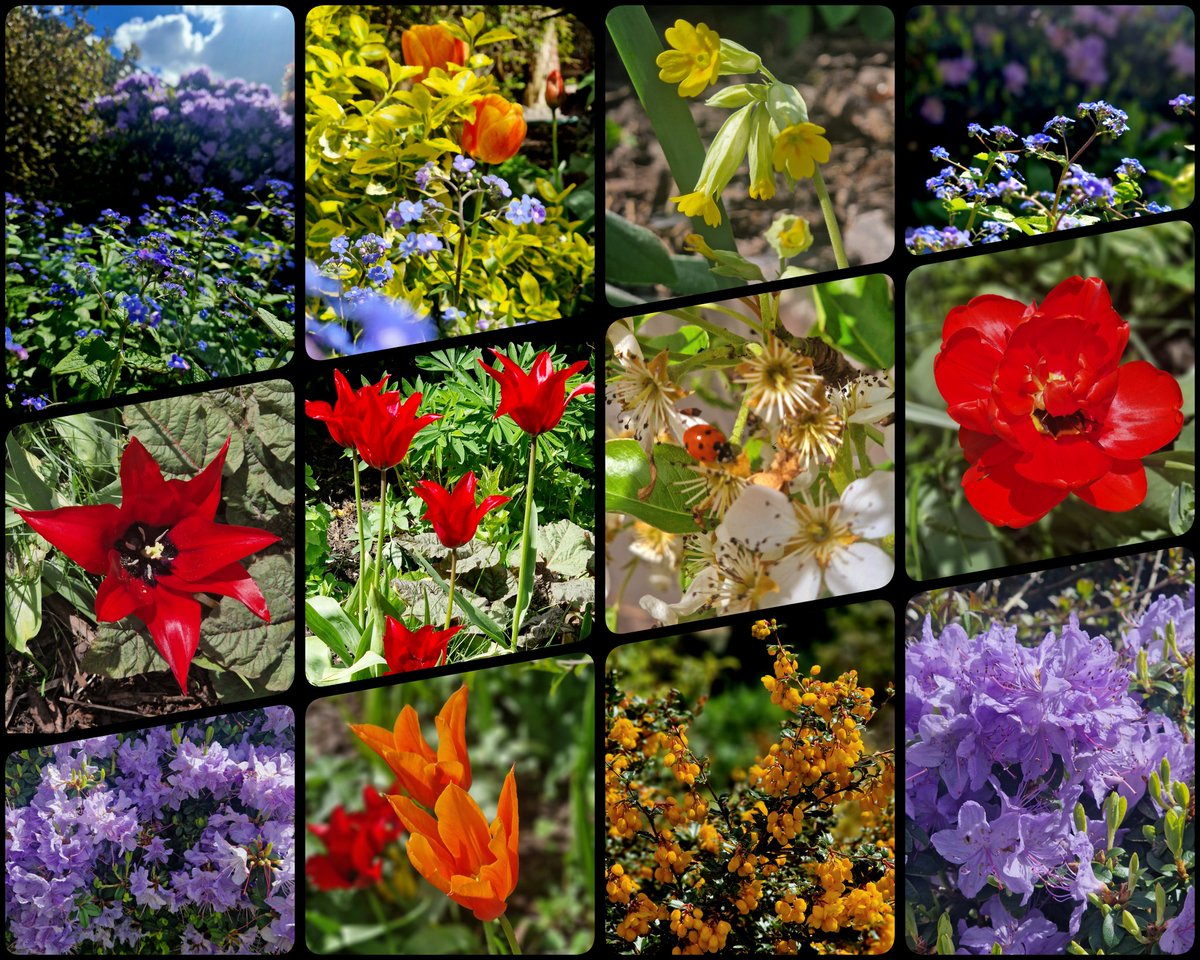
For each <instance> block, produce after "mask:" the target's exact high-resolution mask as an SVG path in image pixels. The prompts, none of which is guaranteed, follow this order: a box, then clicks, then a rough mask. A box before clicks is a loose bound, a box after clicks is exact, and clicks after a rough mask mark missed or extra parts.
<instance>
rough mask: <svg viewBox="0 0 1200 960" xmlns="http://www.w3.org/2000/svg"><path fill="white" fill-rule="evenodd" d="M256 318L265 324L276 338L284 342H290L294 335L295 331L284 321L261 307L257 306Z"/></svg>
mask: <svg viewBox="0 0 1200 960" xmlns="http://www.w3.org/2000/svg"><path fill="white" fill-rule="evenodd" d="M258 318H259V319H260V320H261V321H262V322H263V323H265V324H266V325H267V329H268V330H270V331H271V333H273V334H274V335H275V337H276V339H278V340H282V341H283V342H284V343H290V342H291V341H292V339H293V338H294V337H295V336H296V331H295V330H294V329H292V327H291V326H290V325H289V324H287V323H284V322H283V321H282V320H280V319H279V318H278V317H276V316H275V314H273V313H271V311H270V310H267V309H265V308H263V307H259V308H258Z"/></svg>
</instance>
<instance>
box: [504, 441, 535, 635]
mask: <svg viewBox="0 0 1200 960" xmlns="http://www.w3.org/2000/svg"><path fill="white" fill-rule="evenodd" d="M536 469H537V437H536V436H531V437H530V438H529V477H528V478H527V479H526V481H525V525H524V527H522V530H521V566H520V572H519V573H518V574H517V602H516V604H515V605H514V606H513V625H512V643H511V644H510V645H511V647H512V649H513V650H516V649H517V631H518V630H519V629H520V627H521V615H522V614H523V613H524V612H525V609H524V606H523V604H525V603H527V602H528V600H529V596H528V594H526V590H528V591H529V594H532V593H533V590H532V583H527V582H526V578H527V577H528V578H529V580H530V581H532V579H533V571H532V570H529V569H527V566H528V564H527V562H526V557H527V556H528V548H529V545H530V544H529V537H530V533H531V531H530V529H529V528H530V527H531V526H532V525H533V481H534V478H535V477H536V475H537V474H536Z"/></svg>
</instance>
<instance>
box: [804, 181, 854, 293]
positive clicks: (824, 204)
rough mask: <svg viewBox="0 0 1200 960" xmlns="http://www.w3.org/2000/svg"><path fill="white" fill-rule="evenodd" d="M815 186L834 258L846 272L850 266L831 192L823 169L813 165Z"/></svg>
mask: <svg viewBox="0 0 1200 960" xmlns="http://www.w3.org/2000/svg"><path fill="white" fill-rule="evenodd" d="M813 186H814V187H815V188H816V191H817V199H818V200H820V201H821V214H822V215H823V216H824V217H825V229H827V230H828V231H829V242H830V243H831V244H833V258H834V259H835V260H836V261H837V265H838V266H839V267H841V268H842V269H843V270H845V269H846V268H847V267H848V266H850V261H848V260H847V259H846V250H845V248H844V247H842V231H841V230H839V229H838V222H837V216H836V215H835V214H834V212H833V201H831V200H830V199H829V191H828V190H826V189H825V179H824V178H823V177H822V176H821V168H820V167H819V166H817V165H816V164H814V165H813Z"/></svg>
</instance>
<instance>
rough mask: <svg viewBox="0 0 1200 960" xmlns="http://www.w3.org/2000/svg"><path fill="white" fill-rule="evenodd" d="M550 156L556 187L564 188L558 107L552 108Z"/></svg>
mask: <svg viewBox="0 0 1200 960" xmlns="http://www.w3.org/2000/svg"><path fill="white" fill-rule="evenodd" d="M550 156H551V158H552V160H551V162H552V163H553V164H554V189H555V190H561V189H562V174H561V173H559V170H558V108H557V107H551V108H550Z"/></svg>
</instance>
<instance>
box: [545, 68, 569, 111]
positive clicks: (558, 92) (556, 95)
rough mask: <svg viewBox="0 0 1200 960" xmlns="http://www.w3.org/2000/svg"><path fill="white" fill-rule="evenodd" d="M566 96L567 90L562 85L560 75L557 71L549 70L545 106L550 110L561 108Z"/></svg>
mask: <svg viewBox="0 0 1200 960" xmlns="http://www.w3.org/2000/svg"><path fill="white" fill-rule="evenodd" d="M566 94H567V89H566V87H565V86H564V85H563V78H562V74H561V73H559V72H558V71H557V70H551V71H550V76H548V77H547V78H546V106H548V107H549V108H550V109H551V110H557V109H558V108H559V107H561V106H562V102H563V99H564V98H565V97H566Z"/></svg>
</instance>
